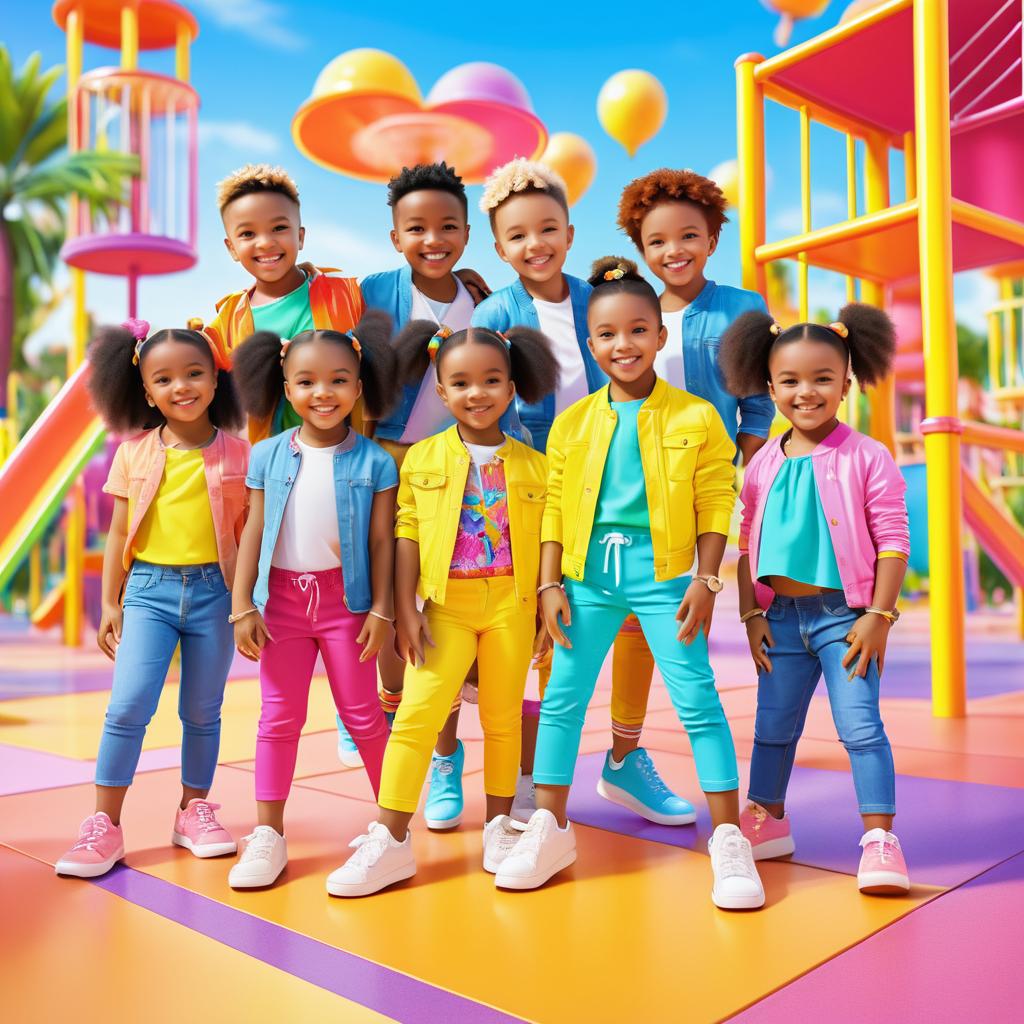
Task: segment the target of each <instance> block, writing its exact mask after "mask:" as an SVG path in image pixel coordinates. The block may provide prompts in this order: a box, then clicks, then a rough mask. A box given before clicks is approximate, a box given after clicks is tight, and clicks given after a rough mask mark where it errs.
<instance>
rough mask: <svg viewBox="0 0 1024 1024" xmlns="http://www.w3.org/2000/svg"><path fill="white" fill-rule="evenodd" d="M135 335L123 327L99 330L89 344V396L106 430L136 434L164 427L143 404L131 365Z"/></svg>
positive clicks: (143, 396) (139, 380) (154, 411)
mask: <svg viewBox="0 0 1024 1024" xmlns="http://www.w3.org/2000/svg"><path fill="white" fill-rule="evenodd" d="M135 344H136V338H135V335H133V334H132V333H131V331H129V330H128V329H127V328H126V327H124V326H121V327H113V326H111V327H101V328H100V329H99V330H98V331H97V332H96V336H95V337H94V338H93V339H92V341H91V342H90V344H89V364H90V374H89V394H90V395H91V396H92V403H93V406H94V407H95V409H96V411H97V412H98V413H99V414H100V417H101V418H102V419H103V421H104V422H105V423H106V425H107V427H108V429H109V430H111V431H113V432H114V433H115V434H135V433H138V432H139V431H140V430H149V429H151V428H152V427H158V426H160V424H161V423H163V417H162V416H161V415H160V413H159V411H158V410H157V409H155V408H153V407H152V406H150V405H149V403H148V402H147V401H146V390H145V388H144V387H143V386H142V377H141V376H140V375H139V368H138V366H136V365H135V363H134V362H133V361H132V359H133V357H134V355H135Z"/></svg>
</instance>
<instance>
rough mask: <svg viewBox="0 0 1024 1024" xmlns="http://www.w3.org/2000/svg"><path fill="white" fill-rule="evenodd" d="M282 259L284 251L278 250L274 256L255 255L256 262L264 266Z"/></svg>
mask: <svg viewBox="0 0 1024 1024" xmlns="http://www.w3.org/2000/svg"><path fill="white" fill-rule="evenodd" d="M283 259H284V253H283V252H279V253H278V254H277V255H276V256H257V257H256V262H257V263H259V264H260V265H261V266H264V267H272V266H273V265H274V264H275V263H280V262H281V260H283Z"/></svg>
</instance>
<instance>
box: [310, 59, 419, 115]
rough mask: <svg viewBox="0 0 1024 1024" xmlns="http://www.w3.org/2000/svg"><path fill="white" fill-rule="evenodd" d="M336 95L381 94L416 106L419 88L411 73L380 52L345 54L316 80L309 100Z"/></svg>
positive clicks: (328, 66)
mask: <svg viewBox="0 0 1024 1024" xmlns="http://www.w3.org/2000/svg"><path fill="white" fill-rule="evenodd" d="M340 93H349V94H355V93H382V94H384V95H386V96H400V97H402V98H403V99H407V100H410V101H411V102H413V103H415V104H417V105H419V104H420V103H421V102H422V100H421V99H420V87H419V86H418V85H417V84H416V79H415V78H413V77H412V72H411V71H410V70H409V69H408V68H407V67H406V66H405V65H404V64H403V63H402V62H401V61H400V60H399V59H398V58H397V57H395V56H392V54H390V53H385V52H384V51H383V50H372V49H362V50H347V51H346V52H345V53H343V54H341V55H340V56H338V57H335V58H334V60H332V61H331V62H330V64H328V65H327V66H326V67H325V68H324V69H323V71H321V72H320V74H319V76H318V77H317V80H316V84H315V85H314V86H313V96H314V97H316V98H319V97H321V96H328V95H336V94H340Z"/></svg>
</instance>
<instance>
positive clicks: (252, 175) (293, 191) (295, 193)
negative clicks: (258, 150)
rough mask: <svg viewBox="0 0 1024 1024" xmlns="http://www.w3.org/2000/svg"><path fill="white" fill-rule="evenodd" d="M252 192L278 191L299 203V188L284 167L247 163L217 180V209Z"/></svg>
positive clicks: (221, 209) (222, 211)
mask: <svg viewBox="0 0 1024 1024" xmlns="http://www.w3.org/2000/svg"><path fill="white" fill-rule="evenodd" d="M252 192H278V193H280V195H282V196H287V197H288V198H289V199H290V200H291V201H292V202H293V203H294V204H295V205H296V206H298V205H299V190H298V187H297V186H296V184H295V182H294V181H293V180H292V178H291V175H289V173H288V172H287V171H286V170H285V169H284V168H283V167H271V166H270V164H246V165H245V166H244V167H239V168H238V170H237V171H232V172H231V173H230V174H229V175H228V176H227V177H226V178H224V179H222V180H221V181H218V182H217V209H218V210H220V212H221V215H222V216H223V214H224V210H225V209H226V208H227V207H228V206H229V205H230V204H231V203H233V202H234V201H235V200H236V199H241V197H242V196H247V195H249V194H250V193H252Z"/></svg>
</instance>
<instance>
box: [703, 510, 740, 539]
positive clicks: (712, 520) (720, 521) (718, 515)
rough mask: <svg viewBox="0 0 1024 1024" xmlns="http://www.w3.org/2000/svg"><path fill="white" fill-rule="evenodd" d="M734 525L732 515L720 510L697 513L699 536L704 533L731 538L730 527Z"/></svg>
mask: <svg viewBox="0 0 1024 1024" xmlns="http://www.w3.org/2000/svg"><path fill="white" fill-rule="evenodd" d="M731 524H732V513H731V512H723V511H720V510H718V509H708V510H706V511H704V512H698V513H697V536H698V537H699V536H700V535H701V534H702V533H720V534H722V535H723V536H724V537H728V536H729V526H730V525H731Z"/></svg>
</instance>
